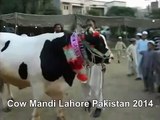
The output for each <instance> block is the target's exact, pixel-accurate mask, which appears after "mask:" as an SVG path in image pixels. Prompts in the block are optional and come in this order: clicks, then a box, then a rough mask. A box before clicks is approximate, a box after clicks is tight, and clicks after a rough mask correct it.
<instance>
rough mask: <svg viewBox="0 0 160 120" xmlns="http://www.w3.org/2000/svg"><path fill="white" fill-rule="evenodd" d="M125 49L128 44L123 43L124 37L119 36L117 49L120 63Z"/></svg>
mask: <svg viewBox="0 0 160 120" xmlns="http://www.w3.org/2000/svg"><path fill="white" fill-rule="evenodd" d="M124 49H126V45H125V44H124V43H123V41H122V37H121V36H119V37H118V42H117V43H116V46H115V50H116V52H117V59H118V63H120V61H121V56H122V53H123V50H124Z"/></svg>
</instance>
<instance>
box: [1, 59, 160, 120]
mask: <svg viewBox="0 0 160 120" xmlns="http://www.w3.org/2000/svg"><path fill="white" fill-rule="evenodd" d="M126 74H127V62H126V60H125V59H123V60H122V62H121V64H118V63H116V60H115V61H113V62H112V64H110V65H107V72H106V75H105V83H104V99H108V100H111V101H116V100H117V101H122V102H125V101H129V102H130V103H131V104H132V103H133V101H134V100H136V101H139V100H149V101H150V100H153V107H144V106H143V107H140V108H134V107H133V106H132V105H130V107H128V108H118V107H115V108H105V109H104V111H103V112H102V115H101V117H100V118H97V119H96V120H159V119H160V117H159V114H160V102H159V99H157V96H158V94H157V93H145V92H143V81H135V80H134V79H135V76H133V77H127V76H126ZM12 91H13V92H14V98H15V100H16V101H29V99H31V98H32V94H31V88H27V89H24V90H21V91H19V90H18V89H17V88H15V87H12ZM15 93H16V94H15ZM68 94H69V95H68V96H67V98H66V99H67V100H69V99H73V100H75V101H81V100H83V97H82V91H81V86H80V83H79V82H78V81H75V82H74V86H73V87H72V88H70V89H69V90H68ZM45 99H46V100H49V98H48V97H46V98H45ZM31 113H32V108H29V107H28V106H27V107H26V108H13V109H12V111H11V112H9V113H2V112H0V118H1V119H0V120H29V119H30V117H31ZM65 114H66V117H67V120H95V119H93V118H92V117H91V116H90V114H89V113H87V112H85V111H84V108H66V109H65ZM41 119H42V120H56V114H55V109H53V108H43V109H42V112H41Z"/></svg>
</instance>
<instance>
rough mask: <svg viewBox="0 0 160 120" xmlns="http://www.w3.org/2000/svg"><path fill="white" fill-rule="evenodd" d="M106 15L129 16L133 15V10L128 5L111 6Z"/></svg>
mask: <svg viewBox="0 0 160 120" xmlns="http://www.w3.org/2000/svg"><path fill="white" fill-rule="evenodd" d="M106 15H107V16H130V17H135V10H134V9H132V8H130V7H118V6H113V7H111V8H110V9H109V10H108V12H107V14H106Z"/></svg>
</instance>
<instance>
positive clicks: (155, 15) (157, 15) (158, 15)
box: [149, 8, 160, 19]
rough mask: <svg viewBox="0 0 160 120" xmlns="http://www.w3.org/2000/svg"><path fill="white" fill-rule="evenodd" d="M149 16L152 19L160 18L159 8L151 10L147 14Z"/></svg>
mask: <svg viewBox="0 0 160 120" xmlns="http://www.w3.org/2000/svg"><path fill="white" fill-rule="evenodd" d="M149 17H150V18H153V19H160V8H159V9H156V10H152V12H151V13H150V14H149Z"/></svg>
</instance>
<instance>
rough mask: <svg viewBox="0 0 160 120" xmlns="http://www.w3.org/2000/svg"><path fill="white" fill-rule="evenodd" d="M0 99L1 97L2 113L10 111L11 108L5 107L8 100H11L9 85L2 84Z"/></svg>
mask: <svg viewBox="0 0 160 120" xmlns="http://www.w3.org/2000/svg"><path fill="white" fill-rule="evenodd" d="M1 97H2V105H3V111H4V112H9V111H11V108H9V107H8V105H7V102H8V100H9V99H12V97H11V91H10V87H9V84H4V86H3V89H2V94H1Z"/></svg>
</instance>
